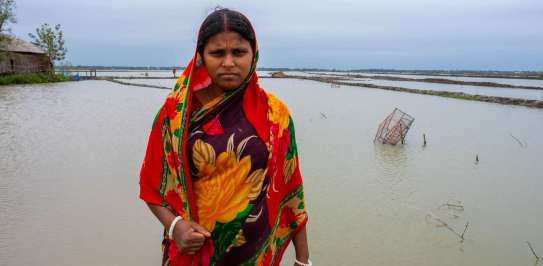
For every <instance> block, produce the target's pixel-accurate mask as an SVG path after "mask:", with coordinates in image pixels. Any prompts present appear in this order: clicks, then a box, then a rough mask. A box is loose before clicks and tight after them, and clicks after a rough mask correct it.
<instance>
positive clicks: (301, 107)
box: [0, 79, 543, 266]
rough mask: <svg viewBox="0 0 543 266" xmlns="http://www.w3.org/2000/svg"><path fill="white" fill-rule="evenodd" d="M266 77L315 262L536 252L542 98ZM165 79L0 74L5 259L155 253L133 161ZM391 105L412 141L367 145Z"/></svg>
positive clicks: (156, 241) (471, 259) (78, 259)
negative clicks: (25, 79) (18, 82)
mask: <svg viewBox="0 0 543 266" xmlns="http://www.w3.org/2000/svg"><path fill="white" fill-rule="evenodd" d="M165 81H166V82H167V81H168V80H165ZM149 82H155V81H149ZM171 82H174V81H173V80H171ZM261 84H262V86H263V87H264V88H267V89H268V90H269V91H272V92H273V93H275V94H276V95H277V96H278V97H279V98H281V99H283V100H284V101H285V102H286V103H287V104H288V105H289V108H290V110H291V113H292V115H293V118H294V121H295V123H296V129H297V132H296V136H297V141H298V148H299V153H300V164H301V171H302V175H303V177H304V187H305V191H306V200H307V208H308V212H309V215H310V221H309V224H308V233H309V240H310V241H309V245H310V250H311V258H312V260H313V262H314V263H315V265H534V262H535V258H534V256H533V255H532V254H531V252H530V250H529V248H528V246H527V244H526V241H530V242H531V243H532V244H533V246H534V248H535V250H536V251H539V255H540V256H541V255H543V254H542V253H541V252H543V223H542V222H541V220H543V211H542V209H541V206H543V193H541V187H542V185H543V181H542V178H543V175H542V173H543V164H542V163H541V157H542V152H541V151H542V150H543V140H542V138H541V136H543V111H542V110H540V109H531V108H525V107H515V106H505V105H498V104H491V103H481V102H473V101H463V100H457V99H448V98H442V97H436V96H426V95H416V94H410V93H401V92H392V91H383V90H377V89H366V88H360V87H349V86H341V88H330V86H329V84H324V83H319V82H313V81H302V80H294V79H261ZM167 93H168V90H161V89H152V88H142V87H132V86H123V85H119V84H115V83H111V82H107V81H82V82H67V83H59V84H48V85H28V86H10V87H1V88H0V150H1V151H2V152H1V153H0V215H1V216H0V261H1V262H2V263H1V264H2V265H60V266H62V265H97V264H98V265H157V264H158V263H159V261H160V240H161V234H162V229H161V225H160V224H159V222H158V221H156V219H155V218H154V217H153V216H152V214H151V213H150V212H149V211H148V210H147V208H146V206H145V205H144V203H143V202H142V201H140V200H139V199H138V190H139V185H138V173H139V167H140V163H141V160H142V158H143V154H144V150H145V145H146V141H147V136H148V134H149V129H150V125H151V122H152V120H153V117H154V115H155V112H156V110H157V109H158V108H159V106H160V105H161V103H162V102H163V100H164V97H165V95H166V94H167ZM395 107H398V108H400V109H401V110H403V111H405V112H407V113H408V114H410V115H411V116H413V117H415V122H414V124H413V127H412V129H411V131H410V132H409V133H408V136H407V142H406V144H405V145H403V146H397V147H391V146H384V145H381V144H374V143H373V138H374V134H375V132H376V131H377V126H378V124H379V123H380V122H381V121H382V120H383V119H384V118H385V117H386V116H387V115H388V114H389V113H390V112H391V111H392V110H393V109H394V108H395ZM422 134H426V136H427V140H428V144H427V146H426V147H423V145H422ZM515 138H516V139H515ZM517 139H518V141H517ZM476 156H478V157H479V162H478V163H476V162H475V157H476ZM447 203H449V204H450V205H449V206H447V205H445V204H447ZM453 205H454V206H453ZM456 205H459V206H460V205H461V206H463V208H460V207H455V206H456ZM440 221H441V222H440ZM443 222H445V223H447V224H448V226H449V227H450V228H451V229H452V230H454V231H456V232H459V233H462V231H463V230H464V228H465V225H466V223H467V222H469V226H468V229H467V231H466V232H465V235H464V238H465V240H464V241H460V238H459V237H458V236H457V235H456V234H455V233H453V232H452V231H450V230H449V229H447V227H444V226H443ZM292 258H293V255H292V250H291V249H290V250H289V251H287V254H286V256H285V260H284V263H283V265H292V261H293V260H292Z"/></svg>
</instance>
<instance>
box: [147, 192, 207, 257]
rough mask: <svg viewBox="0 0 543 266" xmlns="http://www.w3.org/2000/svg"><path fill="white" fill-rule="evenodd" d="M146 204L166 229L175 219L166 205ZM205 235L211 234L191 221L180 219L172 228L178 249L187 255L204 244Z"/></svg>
mask: <svg viewBox="0 0 543 266" xmlns="http://www.w3.org/2000/svg"><path fill="white" fill-rule="evenodd" d="M147 206H149V209H150V210H151V212H152V213H153V214H154V215H155V216H156V218H157V219H158V220H159V221H160V223H162V225H164V228H166V230H168V229H169V228H170V226H171V224H172V222H173V220H174V219H175V214H174V213H173V212H172V211H171V210H170V209H168V208H167V207H163V206H159V205H153V204H149V203H147ZM206 237H211V234H210V233H209V232H208V231H207V230H206V229H205V228H203V227H202V226H201V225H199V224H197V223H195V222H192V221H184V220H180V221H179V222H177V223H176V224H175V227H174V230H173V240H174V241H175V244H176V245H177V247H178V248H179V251H181V252H182V253H186V254H189V255H191V254H194V253H195V252H196V251H198V250H199V249H200V248H201V247H202V246H203V245H204V242H205V239H206Z"/></svg>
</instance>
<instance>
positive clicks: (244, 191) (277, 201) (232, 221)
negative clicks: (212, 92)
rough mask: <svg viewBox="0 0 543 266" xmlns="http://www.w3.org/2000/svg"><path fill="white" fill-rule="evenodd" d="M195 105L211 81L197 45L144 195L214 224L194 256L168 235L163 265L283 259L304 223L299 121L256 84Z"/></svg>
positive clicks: (145, 167)
mask: <svg viewBox="0 0 543 266" xmlns="http://www.w3.org/2000/svg"><path fill="white" fill-rule="evenodd" d="M257 60H258V51H257V52H256V53H255V58H254V61H253V68H252V71H251V74H250V75H249V77H248V78H247V79H246V81H245V82H244V83H243V84H242V86H241V87H240V88H238V89H236V90H233V91H229V92H226V93H225V95H224V96H223V97H221V98H218V99H216V100H215V101H212V102H211V103H210V104H207V105H206V106H202V107H200V108H195V107H194V106H195V104H194V101H195V99H193V98H192V97H193V92H194V91H196V90H198V89H202V88H205V87H207V86H209V84H211V81H210V78H209V75H208V74H207V72H206V70H205V67H203V66H202V64H201V59H200V58H199V55H198V53H195V56H194V58H193V59H192V60H191V61H190V62H189V64H188V66H187V68H186V69H185V71H184V72H183V74H182V75H181V76H180V78H179V80H178V82H177V84H176V86H175V88H174V90H173V91H172V92H171V93H170V95H168V97H167V98H166V101H165V103H164V104H163V106H162V107H161V108H160V111H159V112H158V114H157V116H156V118H155V121H154V122H153V127H152V130H151V135H150V137H149V142H148V146H147V151H146V155H145V159H144V162H143V164H142V169H141V173H140V198H141V199H143V200H144V201H146V202H148V203H149V204H154V205H162V206H167V207H169V208H171V209H172V210H173V211H174V212H175V213H176V214H177V215H180V216H182V217H183V219H185V220H192V221H195V222H196V223H199V224H201V225H202V226H204V227H205V228H206V229H207V230H209V231H210V232H211V238H209V239H207V240H206V242H205V244H204V246H203V247H202V248H201V249H200V251H199V252H198V253H196V254H195V255H184V254H181V253H180V252H179V250H178V248H177V247H176V245H175V242H174V241H172V240H169V239H167V236H165V239H164V241H163V253H164V256H163V264H164V265H278V264H279V262H280V260H281V257H282V254H283V252H284V250H285V249H286V247H287V246H288V244H289V242H290V240H291V239H292V237H293V236H294V235H295V234H296V233H297V232H298V231H299V230H301V229H302V228H303V227H304V226H305V224H306V222H307V213H306V211H305V203H304V196H303V186H302V179H301V175H300V171H299V161H298V153H297V148H296V142H295V133H294V125H293V120H292V118H291V117H290V114H289V112H288V109H287V107H286V106H285V105H284V104H283V103H282V102H281V101H280V100H278V99H277V98H276V97H275V96H273V95H271V94H268V93H266V92H265V91H264V90H262V88H260V86H259V84H258V77H257V75H256V72H255V71H254V69H255V66H256V62H257Z"/></svg>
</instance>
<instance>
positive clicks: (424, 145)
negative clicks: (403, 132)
mask: <svg viewBox="0 0 543 266" xmlns="http://www.w3.org/2000/svg"><path fill="white" fill-rule="evenodd" d="M422 139H423V140H424V144H423V145H422V146H423V147H426V134H424V133H423V134H422Z"/></svg>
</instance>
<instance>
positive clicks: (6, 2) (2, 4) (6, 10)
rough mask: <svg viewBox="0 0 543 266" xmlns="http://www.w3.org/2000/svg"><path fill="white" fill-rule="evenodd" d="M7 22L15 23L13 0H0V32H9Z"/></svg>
mask: <svg viewBox="0 0 543 266" xmlns="http://www.w3.org/2000/svg"><path fill="white" fill-rule="evenodd" d="M9 23H17V18H16V17H15V0H0V34H2V35H4V34H5V33H8V32H10V28H9V27H8V24H9Z"/></svg>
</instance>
